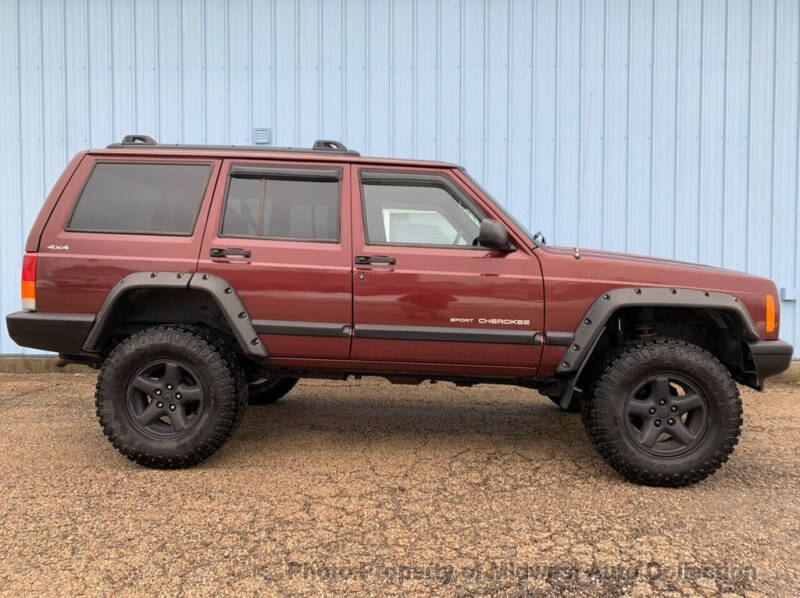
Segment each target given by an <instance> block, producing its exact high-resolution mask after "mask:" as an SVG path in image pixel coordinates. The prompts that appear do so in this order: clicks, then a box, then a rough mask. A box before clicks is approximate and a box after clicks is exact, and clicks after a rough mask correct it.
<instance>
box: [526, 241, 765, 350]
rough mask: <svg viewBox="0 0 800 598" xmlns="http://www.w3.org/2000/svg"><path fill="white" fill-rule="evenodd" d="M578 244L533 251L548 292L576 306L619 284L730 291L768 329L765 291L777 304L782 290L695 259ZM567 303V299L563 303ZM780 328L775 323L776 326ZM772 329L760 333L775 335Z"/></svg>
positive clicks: (559, 300)
mask: <svg viewBox="0 0 800 598" xmlns="http://www.w3.org/2000/svg"><path fill="white" fill-rule="evenodd" d="M574 252H575V249H574V248H571V247H557V246H551V245H543V246H540V247H537V248H536V250H535V253H536V255H537V257H538V258H539V262H540V264H541V267H542V275H543V277H544V284H545V297H546V300H547V301H548V304H549V305H553V303H552V302H550V300H552V299H556V300H557V301H556V303H560V302H568V303H569V304H571V305H572V308H573V309H577V308H578V306H579V305H581V306H582V305H583V304H586V307H588V305H589V304H590V303H591V302H592V301H594V300H595V299H596V298H597V297H599V296H600V295H602V294H603V293H604V292H606V291H609V290H612V289H615V288H621V287H636V286H660V287H675V288H686V289H697V290H702V291H718V292H723V293H728V294H731V295H733V296H735V297H737V298H739V300H741V301H742V302H743V303H744V305H745V306H746V307H747V308H748V311H749V312H750V315H751V317H752V319H753V321H754V323H755V324H756V327H757V328H758V329H759V332H760V333H761V332H763V331H764V315H763V314H764V311H765V307H764V306H765V304H766V296H767V295H772V296H773V298H774V299H775V300H776V301H775V302H776V304H777V305H779V304H780V302H779V301H777V299H778V290H777V288H776V286H775V283H773V282H772V281H771V280H769V279H767V278H762V277H760V276H754V275H752V274H745V273H744V272H737V271H735V270H729V269H725V268H717V267H714V266H705V265H702V264H692V263H689V262H681V261H677V260H669V259H662V258H655V257H648V256H643V255H630V254H625V253H617V252H613V251H600V250H596V249H581V250H580V259H575V257H574V255H573V254H574ZM564 304H566V303H564ZM776 333H777V327H776ZM772 336H773V334H768V335H766V336H762V338H771V337H772Z"/></svg>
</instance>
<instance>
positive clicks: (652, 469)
mask: <svg viewBox="0 0 800 598" xmlns="http://www.w3.org/2000/svg"><path fill="white" fill-rule="evenodd" d="M583 416H584V417H583V419H584V424H585V425H586V430H587V433H588V435H589V437H590V438H591V440H592V442H593V443H594V445H595V447H596V448H597V450H598V451H599V452H600V454H602V455H603V457H604V458H605V460H606V461H607V462H608V463H609V464H610V465H611V466H612V467H614V468H615V469H616V470H617V471H619V472H620V473H621V474H622V475H624V476H625V477H627V478H628V479H630V480H632V481H635V482H639V483H642V484H648V485H653V486H685V485H688V484H693V483H695V482H698V481H700V480H702V479H704V478H705V477H707V476H709V475H711V474H712V473H713V472H714V471H716V470H717V469H718V468H719V467H720V466H721V465H722V464H723V463H724V462H725V461H727V459H728V457H729V456H730V454H731V452H733V448H734V446H735V445H736V443H737V441H738V438H739V433H740V430H741V425H742V404H741V399H740V397H739V391H738V389H737V388H736V384H735V383H734V381H733V379H732V378H731V376H730V374H729V373H728V370H727V369H726V368H725V366H723V365H722V364H721V363H720V362H719V361H718V360H717V359H716V358H715V357H714V356H713V355H711V354H710V353H708V352H707V351H705V350H703V349H701V348H700V347H698V346H696V345H692V344H690V343H687V342H685V341H681V340H677V339H669V338H660V339H653V340H647V341H642V342H639V343H636V344H633V345H630V346H628V347H626V348H624V349H623V350H622V351H620V353H619V354H618V356H617V357H616V359H614V360H613V361H611V362H610V363H609V364H608V366H607V367H606V368H605V370H604V371H603V372H602V374H601V375H600V376H599V378H598V380H597V382H596V384H595V386H594V388H593V391H592V392H591V393H590V395H589V396H588V397H587V401H585V403H584V413H583Z"/></svg>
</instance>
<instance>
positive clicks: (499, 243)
mask: <svg viewBox="0 0 800 598" xmlns="http://www.w3.org/2000/svg"><path fill="white" fill-rule="evenodd" d="M478 245H480V246H481V247H488V248H489V249H495V250H497V251H514V249H515V247H514V246H513V245H512V244H511V243H509V241H508V231H507V230H506V227H505V226H503V225H502V224H500V223H499V222H498V221H497V220H492V219H491V218H487V219H485V220H483V221H481V228H480V231H479V232H478Z"/></svg>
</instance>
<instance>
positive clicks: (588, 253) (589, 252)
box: [542, 245, 749, 276]
mask: <svg viewBox="0 0 800 598" xmlns="http://www.w3.org/2000/svg"><path fill="white" fill-rule="evenodd" d="M542 249H544V250H545V251H548V252H551V253H554V254H560V255H568V256H570V257H573V254H574V253H575V248H574V247H562V246H558V245H545V246H544V247H542ZM580 255H581V259H583V258H602V259H609V260H620V261H623V262H636V263H642V264H651V265H655V266H670V267H678V268H687V269H690V270H702V271H706V272H708V271H711V272H725V273H729V274H736V275H741V276H749V275H748V274H745V273H743V272H739V271H737V270H731V269H730V268H722V267H719V266H709V265H706V264H696V263H693V262H683V261H681V260H671V259H668V258H660V257H652V256H649V255H637V254H634V253H621V252H618V251H605V250H602V249H581V250H580ZM573 259H574V258H573Z"/></svg>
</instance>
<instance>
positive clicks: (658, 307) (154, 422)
mask: <svg viewBox="0 0 800 598" xmlns="http://www.w3.org/2000/svg"><path fill="white" fill-rule="evenodd" d="M776 297H777V291H776V288H775V285H774V284H773V283H772V282H771V281H769V280H766V279H763V278H758V277H755V276H748V275H745V274H740V273H737V272H732V271H728V270H721V269H717V268H710V267H706V266H698V265H694V264H686V263H680V262H674V261H668V260H659V259H654V258H648V257H635V256H628V255H622V254H616V253H609V252H600V251H581V252H577V251H573V250H571V249H565V248H560V247H551V246H548V245H546V244H545V242H544V239H543V238H542V237H541V235H539V234H537V235H534V236H531V235H530V233H529V232H528V231H526V230H525V228H524V227H523V226H522V225H521V224H520V223H518V222H516V221H515V220H514V219H513V218H512V217H511V216H510V215H508V214H506V213H505V212H504V211H503V210H502V208H501V207H500V206H499V205H498V204H497V203H495V202H494V201H492V199H491V197H490V196H489V195H488V194H487V193H486V192H485V191H483V190H482V189H481V188H480V187H479V186H478V184H477V183H476V182H475V181H473V180H472V179H471V178H470V177H469V175H468V174H467V173H466V172H465V171H464V170H463V169H462V168H459V167H458V166H456V165H454V164H447V163H443V162H430V161H419V160H397V159H386V158H368V157H362V156H360V155H359V154H358V153H357V152H354V151H350V150H348V149H347V148H345V147H344V146H343V145H342V144H340V143H338V142H333V141H318V142H317V143H315V144H314V147H313V148H312V149H289V148H285V149H279V148H274V149H273V148H264V147H257V148H253V147H228V146H226V147H216V146H189V145H160V144H157V143H155V142H154V141H153V140H152V139H150V138H149V137H146V136H140V135H131V136H127V137H126V138H125V139H123V141H122V143H120V144H114V145H111V146H109V147H108V148H106V149H100V150H91V151H87V152H82V153H80V154H78V155H77V156H75V158H74V159H73V160H72V162H70V164H69V166H67V168H66V170H65V171H64V173H63V174H62V176H61V178H60V179H59V180H58V182H57V183H56V185H55V187H54V188H53V190H52V192H51V193H50V195H49V197H48V198H47V201H46V202H45V204H44V206H43V207H42V210H41V212H40V213H39V217H38V218H37V220H36V223H35V224H34V226H33V229H32V230H31V232H30V235H29V236H28V240H27V244H26V254H25V258H24V263H23V272H22V300H23V308H24V309H25V311H22V312H18V313H14V314H11V315H9V316H8V317H7V323H8V330H9V333H10V335H11V337H12V338H13V339H14V340H15V341H16V342H17V343H18V344H20V345H24V346H28V347H35V348H38V349H45V350H48V351H54V352H58V353H60V354H61V357H62V362H63V363H67V362H77V363H85V364H89V365H91V366H95V367H98V368H100V373H99V380H98V383H97V394H96V407H97V416H98V418H99V420H100V424H101V426H102V428H103V431H104V433H105V434H106V436H108V438H109V440H110V441H111V443H112V444H113V445H114V446H115V447H116V448H117V449H119V450H120V451H121V452H122V453H123V454H124V455H126V456H127V457H128V458H130V459H133V460H135V461H136V462H138V463H141V464H143V465H147V466H153V467H184V466H189V465H192V464H195V463H197V462H199V461H201V460H202V459H204V458H205V457H207V456H209V455H210V454H211V453H213V452H214V451H215V450H216V449H217V448H218V447H219V446H220V445H221V444H222V443H223V442H224V441H225V440H226V439H227V438H228V437H229V436H230V434H231V433H232V432H233V431H234V429H236V427H237V425H238V424H239V422H240V421H241V418H242V414H243V413H244V410H245V406H246V405H247V403H248V402H249V403H251V404H252V403H258V404H263V403H272V402H274V401H276V400H278V399H279V398H281V397H282V396H283V395H285V394H286V393H288V392H289V391H290V390H291V389H292V387H293V386H294V385H295V384H296V383H297V380H298V379H299V378H301V377H312V376H313V377H326V378H338V379H344V378H346V377H347V376H351V375H352V376H357V377H358V376H361V375H379V376H385V377H386V378H388V379H389V380H391V381H393V382H420V381H422V380H426V379H432V380H449V381H452V382H455V383H457V384H475V383H480V382H491V383H500V384H516V385H520V386H526V387H530V388H535V389H538V390H539V392H541V393H542V394H544V395H546V396H548V397H550V398H551V399H552V400H553V401H554V402H555V403H556V404H557V405H559V406H560V407H561V408H562V409H565V410H568V411H578V410H582V413H583V420H584V424H585V426H586V430H587V432H588V435H589V437H590V438H591V440H592V442H593V443H594V444H595V446H596V447H597V449H598V450H599V451H600V453H602V455H603V457H604V458H605V459H606V460H607V461H608V462H609V463H610V464H611V465H612V466H613V467H614V468H616V469H617V470H618V471H619V472H620V473H622V474H623V475H625V476H626V477H628V478H630V479H632V480H635V481H637V482H641V483H646V484H653V485H663V486H680V485H685V484H690V483H692V482H696V481H698V480H701V479H703V478H704V477H706V476H708V475H709V474H711V473H712V472H713V471H715V470H716V469H717V468H718V467H720V465H721V464H722V463H723V462H724V461H725V460H726V459H727V458H728V456H729V455H730V454H731V452H732V450H733V447H734V445H735V444H736V442H737V439H738V436H739V432H740V428H741V423H742V407H741V400H740V398H739V393H738V390H737V386H736V383H735V381H738V382H740V383H742V384H745V385H747V386H750V387H753V388H756V389H761V388H762V385H763V382H764V379H765V378H767V377H768V376H772V375H774V374H777V373H779V372H781V371H783V370H785V369H786V368H787V367H788V365H789V362H790V359H791V356H792V347H791V345H789V344H788V343H786V342H783V341H781V340H778V326H779V313H778V301H777V299H776Z"/></svg>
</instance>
